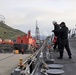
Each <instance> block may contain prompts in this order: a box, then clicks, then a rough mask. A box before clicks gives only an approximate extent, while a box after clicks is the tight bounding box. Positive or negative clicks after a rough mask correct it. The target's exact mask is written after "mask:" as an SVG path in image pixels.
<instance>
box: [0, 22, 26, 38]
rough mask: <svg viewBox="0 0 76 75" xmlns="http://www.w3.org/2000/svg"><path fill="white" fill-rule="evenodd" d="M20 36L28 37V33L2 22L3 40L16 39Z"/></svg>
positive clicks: (0, 26) (1, 35) (0, 35)
mask: <svg viewBox="0 0 76 75" xmlns="http://www.w3.org/2000/svg"><path fill="white" fill-rule="evenodd" d="M18 35H20V36H22V35H26V33H24V32H22V31H20V30H18V29H14V28H12V27H10V26H8V25H6V24H4V23H3V22H0V37H1V38H2V39H12V40H14V39H16V38H17V36H18Z"/></svg>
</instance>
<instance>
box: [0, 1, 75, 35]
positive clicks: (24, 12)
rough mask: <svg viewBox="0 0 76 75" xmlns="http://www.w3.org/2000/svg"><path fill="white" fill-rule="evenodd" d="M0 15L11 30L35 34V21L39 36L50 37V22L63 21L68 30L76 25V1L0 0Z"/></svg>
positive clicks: (51, 27) (51, 26) (51, 28)
mask: <svg viewBox="0 0 76 75" xmlns="http://www.w3.org/2000/svg"><path fill="white" fill-rule="evenodd" d="M0 15H3V16H4V17H5V23H6V24H7V25H9V26H11V27H13V28H16V29H20V30H22V31H24V32H26V33H27V32H28V30H29V29H30V30H31V32H32V35H34V34H35V27H36V20H37V22H38V27H39V30H40V34H43V35H50V34H51V31H52V30H53V24H52V21H57V22H58V24H59V23H61V22H62V21H64V22H65V23H66V25H67V26H68V27H69V28H74V27H75V24H76V0H0Z"/></svg>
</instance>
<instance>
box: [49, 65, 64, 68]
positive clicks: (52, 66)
mask: <svg viewBox="0 0 76 75" xmlns="http://www.w3.org/2000/svg"><path fill="white" fill-rule="evenodd" d="M48 67H49V68H50V69H59V68H62V67H63V65H60V64H49V65H48Z"/></svg>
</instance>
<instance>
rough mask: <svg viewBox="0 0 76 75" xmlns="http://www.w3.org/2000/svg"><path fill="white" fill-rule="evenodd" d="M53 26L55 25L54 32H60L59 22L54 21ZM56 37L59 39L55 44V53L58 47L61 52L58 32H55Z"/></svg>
mask: <svg viewBox="0 0 76 75" xmlns="http://www.w3.org/2000/svg"><path fill="white" fill-rule="evenodd" d="M53 25H54V30H53V31H59V30H60V26H59V25H58V24H57V22H55V21H53ZM54 35H55V37H57V41H56V42H55V43H54V47H53V49H54V51H55V50H56V47H57V46H58V50H59V42H60V36H59V33H58V32H54Z"/></svg>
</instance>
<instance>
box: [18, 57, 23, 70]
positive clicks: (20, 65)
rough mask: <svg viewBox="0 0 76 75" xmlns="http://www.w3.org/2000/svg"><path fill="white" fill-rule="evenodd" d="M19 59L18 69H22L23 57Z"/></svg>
mask: <svg viewBox="0 0 76 75" xmlns="http://www.w3.org/2000/svg"><path fill="white" fill-rule="evenodd" d="M19 61H20V62H19V65H18V66H19V67H20V69H22V67H23V64H22V61H23V58H20V59H19Z"/></svg>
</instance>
